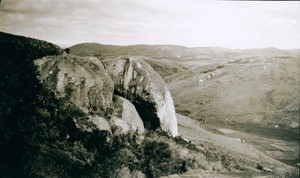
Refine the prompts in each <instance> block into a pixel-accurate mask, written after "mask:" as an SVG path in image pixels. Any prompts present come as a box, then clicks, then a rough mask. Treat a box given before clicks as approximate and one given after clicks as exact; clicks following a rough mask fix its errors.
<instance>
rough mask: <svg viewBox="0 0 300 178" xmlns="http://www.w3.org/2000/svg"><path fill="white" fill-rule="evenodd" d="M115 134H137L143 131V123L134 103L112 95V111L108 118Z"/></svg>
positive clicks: (141, 133)
mask: <svg viewBox="0 0 300 178" xmlns="http://www.w3.org/2000/svg"><path fill="white" fill-rule="evenodd" d="M110 123H111V126H112V128H114V129H115V130H114V132H115V134H126V133H130V132H132V133H134V132H137V133H138V134H139V135H143V133H144V130H145V129H144V123H143V121H142V119H141V117H140V116H139V114H138V112H137V111H136V109H135V107H134V105H133V104H132V103H131V102H130V101H128V100H127V99H125V98H123V97H120V96H115V97H114V112H113V114H112V116H111V118H110Z"/></svg>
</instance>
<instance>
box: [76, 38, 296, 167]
mask: <svg viewBox="0 0 300 178" xmlns="http://www.w3.org/2000/svg"><path fill="white" fill-rule="evenodd" d="M70 50H71V53H73V54H76V55H92V56H98V57H100V58H101V59H103V60H104V61H109V60H110V59H112V58H115V57H118V56H122V55H138V56H142V57H143V58H144V60H146V61H147V62H148V63H149V64H150V65H151V66H152V67H153V68H154V69H155V70H156V71H157V72H158V73H159V74H160V75H161V76H162V77H163V79H164V80H165V81H166V82H167V85H168V87H169V88H170V89H171V91H172V97H173V99H174V104H175V107H176V111H177V112H178V113H180V114H183V115H186V116H189V117H191V118H192V119H194V120H197V121H199V122H200V123H201V125H203V126H204V127H205V128H206V129H208V130H210V131H213V132H216V133H219V134H222V133H221V132H219V131H218V129H219V128H223V127H226V128H230V129H234V130H236V131H239V132H240V133H247V134H248V137H247V138H249V140H247V138H246V140H247V141H249V142H251V143H252V144H253V145H255V146H256V147H257V148H258V149H260V150H261V151H264V152H265V151H266V150H267V149H269V147H268V146H266V145H270V144H272V143H274V140H272V139H275V140H281V141H284V145H288V146H290V147H292V148H293V150H295V151H294V152H293V156H292V157H291V158H289V159H288V160H285V157H289V156H288V154H291V153H290V152H283V156H278V155H277V157H276V155H275V156H274V154H271V153H270V154H269V155H271V156H273V157H275V158H277V159H279V160H282V161H284V162H286V163H288V164H291V165H295V163H298V162H299V151H297V150H299V101H300V98H299V95H300V93H299V91H300V77H299V76H300V70H299V69H300V50H299V49H294V50H281V49H277V48H265V49H246V50H239V49H226V48H214V47H197V48H187V47H183V46H173V45H134V46H113V45H102V44H97V43H84V44H78V45H75V46H72V47H70ZM240 135H242V134H240ZM249 135H254V136H257V137H250V136H249ZM260 137H262V138H268V139H271V140H267V141H266V140H265V141H264V142H259V141H258V140H259V139H258V138H260ZM273 149H274V148H273ZM268 153H269V152H268Z"/></svg>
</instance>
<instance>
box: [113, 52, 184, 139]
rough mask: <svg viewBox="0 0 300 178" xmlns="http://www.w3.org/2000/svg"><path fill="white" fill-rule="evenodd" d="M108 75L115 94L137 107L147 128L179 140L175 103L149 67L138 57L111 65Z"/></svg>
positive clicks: (158, 77)
mask: <svg viewBox="0 0 300 178" xmlns="http://www.w3.org/2000/svg"><path fill="white" fill-rule="evenodd" d="M108 71H109V73H110V75H111V76H112V79H113V81H114V83H115V90H116V91H117V93H119V94H120V95H121V96H124V97H125V98H127V99H128V100H130V101H131V102H132V103H133V104H134V105H135V107H136V109H137V111H138V112H139V114H140V116H141V118H142V119H143V121H144V124H145V127H146V128H149V129H157V128H158V127H161V129H162V130H164V131H167V132H171V134H172V136H177V135H178V131H177V119H176V116H175V109H174V104H173V99H172V97H171V94H170V92H169V91H168V89H167V86H166V84H165V82H164V81H163V80H162V78H161V77H160V76H159V74H157V73H156V72H155V71H154V70H153V69H152V68H151V67H150V65H149V64H147V63H146V62H144V61H143V60H141V59H138V58H136V57H130V58H118V59H115V60H113V61H111V62H110V65H109V67H108Z"/></svg>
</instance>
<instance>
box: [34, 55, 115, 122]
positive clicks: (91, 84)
mask: <svg viewBox="0 0 300 178" xmlns="http://www.w3.org/2000/svg"><path fill="white" fill-rule="evenodd" d="M34 62H35V65H36V66H37V67H38V71H39V73H40V75H39V79H40V80H41V82H42V83H43V84H44V85H45V86H46V87H47V88H48V89H50V90H51V91H53V92H54V93H55V94H56V96H57V97H58V98H64V99H66V100H68V101H70V102H71V103H72V104H74V105H75V106H77V107H79V108H80V109H81V110H82V111H83V112H84V113H86V114H88V115H99V116H104V117H105V116H107V115H109V114H110V113H111V111H112V109H113V101H112V98H113V91H114V85H113V82H112V80H111V78H110V76H109V74H108V73H107V71H106V70H105V68H104V66H103V64H102V62H101V61H100V60H99V59H98V58H95V57H78V56H73V55H66V54H64V55H61V56H55V57H43V58H41V59H38V60H35V61H34Z"/></svg>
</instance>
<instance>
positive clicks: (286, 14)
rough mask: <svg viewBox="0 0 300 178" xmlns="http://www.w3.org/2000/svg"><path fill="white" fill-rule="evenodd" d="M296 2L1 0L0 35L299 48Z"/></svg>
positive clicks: (53, 39)
mask: <svg viewBox="0 0 300 178" xmlns="http://www.w3.org/2000/svg"><path fill="white" fill-rule="evenodd" d="M299 9H300V2H295V1H294V2H284V1H281V2H279V1H277V2H276V1H275V2H267V1H265V2H259V1H256V2H245V1H199V0H2V2H1V5H0V31H4V32H9V33H14V34H19V35H25V36H29V37H34V38H39V39H43V40H47V41H50V42H54V43H55V44H58V45H63V46H66V45H73V44H77V43H81V42H98V43H104V44H116V45H128V44H178V45H184V46H189V47H194V46H199V47H201V46H219V47H229V48H264V47H271V46H273V47H278V48H284V49H285V48H289V49H291V48H300V10H299Z"/></svg>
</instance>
